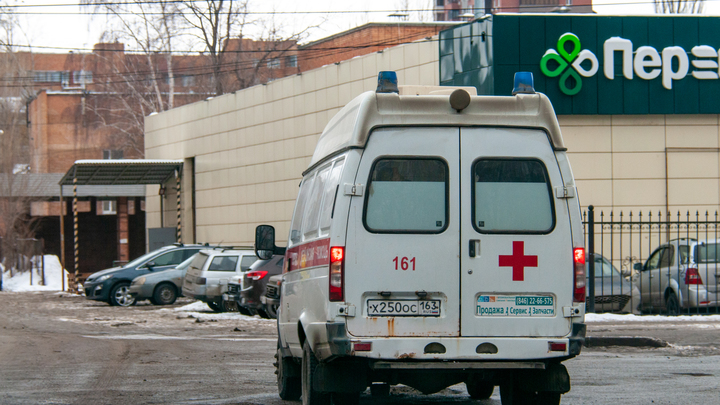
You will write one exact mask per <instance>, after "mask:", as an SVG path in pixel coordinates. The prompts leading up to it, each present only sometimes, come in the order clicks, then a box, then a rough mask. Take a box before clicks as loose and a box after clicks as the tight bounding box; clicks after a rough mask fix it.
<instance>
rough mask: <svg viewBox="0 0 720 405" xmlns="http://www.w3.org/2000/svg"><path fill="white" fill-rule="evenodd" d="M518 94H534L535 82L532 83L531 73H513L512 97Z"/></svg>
mask: <svg viewBox="0 0 720 405" xmlns="http://www.w3.org/2000/svg"><path fill="white" fill-rule="evenodd" d="M518 94H535V82H534V81H533V74H532V72H517V73H515V85H514V86H513V91H512V95H513V96H515V95H518Z"/></svg>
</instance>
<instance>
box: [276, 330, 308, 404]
mask: <svg viewBox="0 0 720 405" xmlns="http://www.w3.org/2000/svg"><path fill="white" fill-rule="evenodd" d="M275 361H276V363H275V367H277V370H275V374H277V386H278V394H279V395H280V398H281V399H283V400H285V401H295V400H297V399H298V398H300V394H301V391H302V386H301V385H300V378H299V377H298V374H300V370H298V366H297V364H295V362H294V361H292V359H291V358H284V357H283V356H282V352H280V341H278V348H277V352H276V353H275Z"/></svg>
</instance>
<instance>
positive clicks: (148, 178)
mask: <svg viewBox="0 0 720 405" xmlns="http://www.w3.org/2000/svg"><path fill="white" fill-rule="evenodd" d="M182 166H183V161H182V160H154V159H147V160H146V159H115V160H112V159H108V160H77V161H75V164H73V166H72V167H71V168H70V170H68V171H67V173H65V176H63V178H62V179H61V180H60V184H63V185H72V184H73V180H74V179H77V184H78V185H79V186H80V185H83V186H84V185H105V186H108V185H131V184H136V185H137V184H161V183H164V182H165V181H166V180H168V179H169V178H170V177H171V176H173V175H174V174H175V172H176V171H177V172H182Z"/></svg>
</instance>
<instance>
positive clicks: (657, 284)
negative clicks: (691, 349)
mask: <svg viewBox="0 0 720 405" xmlns="http://www.w3.org/2000/svg"><path fill="white" fill-rule="evenodd" d="M719 250H720V241H716V240H709V241H702V242H701V241H698V240H696V239H673V240H671V241H670V242H668V243H666V244H663V245H661V246H659V247H658V248H657V249H655V251H653V253H652V254H651V255H650V258H648V259H647V261H646V262H645V264H642V263H636V264H635V270H639V271H640V274H639V283H638V285H639V288H640V294H641V296H642V309H643V310H648V311H654V310H661V311H665V312H667V313H668V314H669V315H677V314H679V313H680V312H681V311H683V309H687V310H689V309H691V308H693V309H696V310H697V309H700V308H710V307H713V308H716V307H718V305H720V302H719V301H718V283H719V282H720V280H719V279H718V277H719V276H718V262H719V261H720V252H719Z"/></svg>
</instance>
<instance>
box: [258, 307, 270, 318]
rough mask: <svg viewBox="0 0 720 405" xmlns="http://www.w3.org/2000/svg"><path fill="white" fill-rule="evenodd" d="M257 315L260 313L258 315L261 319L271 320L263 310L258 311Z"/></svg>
mask: <svg viewBox="0 0 720 405" xmlns="http://www.w3.org/2000/svg"><path fill="white" fill-rule="evenodd" d="M257 313H258V315H260V318H264V319H270V315H268V314H267V312H265V310H264V309H262V308H259V309H258V310H257Z"/></svg>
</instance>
